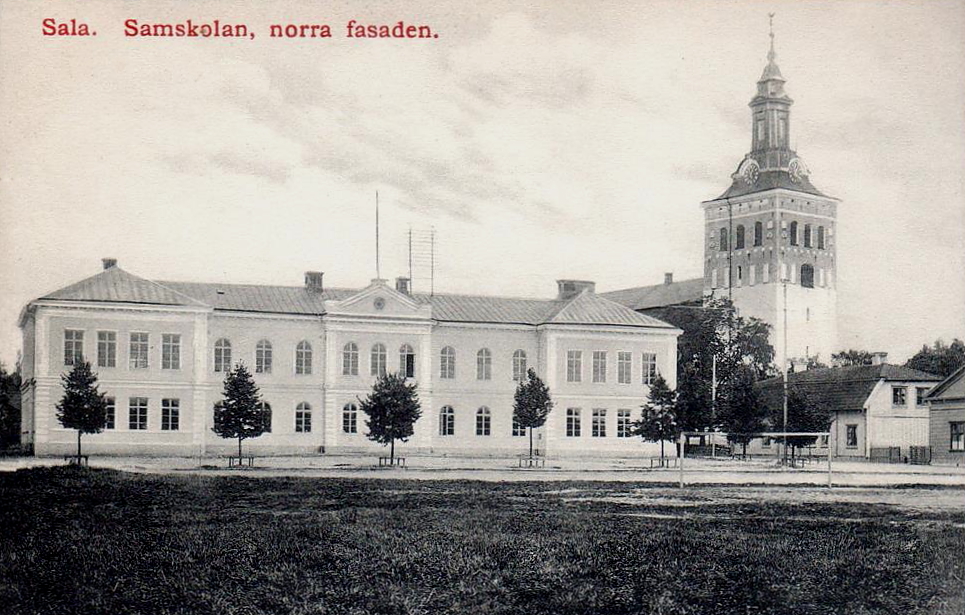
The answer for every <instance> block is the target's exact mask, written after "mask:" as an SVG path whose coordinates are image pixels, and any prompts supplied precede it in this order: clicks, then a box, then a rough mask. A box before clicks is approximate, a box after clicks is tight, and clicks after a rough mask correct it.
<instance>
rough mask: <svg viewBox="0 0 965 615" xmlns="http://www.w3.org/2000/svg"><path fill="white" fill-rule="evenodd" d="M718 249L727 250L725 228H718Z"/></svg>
mask: <svg viewBox="0 0 965 615" xmlns="http://www.w3.org/2000/svg"><path fill="white" fill-rule="evenodd" d="M720 251H721V252H726V251H727V229H725V228H722V229H720Z"/></svg>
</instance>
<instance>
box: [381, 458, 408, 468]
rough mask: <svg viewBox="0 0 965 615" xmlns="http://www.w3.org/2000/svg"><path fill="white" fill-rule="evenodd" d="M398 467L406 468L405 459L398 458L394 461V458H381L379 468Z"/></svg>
mask: <svg viewBox="0 0 965 615" xmlns="http://www.w3.org/2000/svg"><path fill="white" fill-rule="evenodd" d="M393 465H394V466H397V467H400V468H404V467H405V457H396V458H395V459H394V460H393V458H392V457H379V467H380V468H383V467H392V466H393Z"/></svg>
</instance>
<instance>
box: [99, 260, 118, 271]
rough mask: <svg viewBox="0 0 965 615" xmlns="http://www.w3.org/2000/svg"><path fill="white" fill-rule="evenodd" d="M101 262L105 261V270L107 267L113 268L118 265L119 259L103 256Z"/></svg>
mask: <svg viewBox="0 0 965 615" xmlns="http://www.w3.org/2000/svg"><path fill="white" fill-rule="evenodd" d="M101 262H102V263H104V269H105V270H107V269H112V268H114V267H117V259H116V258H102V259H101Z"/></svg>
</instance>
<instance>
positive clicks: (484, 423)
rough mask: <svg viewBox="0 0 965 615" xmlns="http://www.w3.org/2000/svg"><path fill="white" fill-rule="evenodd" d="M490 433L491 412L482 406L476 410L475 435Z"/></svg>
mask: <svg viewBox="0 0 965 615" xmlns="http://www.w3.org/2000/svg"><path fill="white" fill-rule="evenodd" d="M491 433H492V414H491V413H490V412H489V408H487V407H486V406H483V407H482V408H480V409H479V410H476V435H477V436H488V435H490V434H491Z"/></svg>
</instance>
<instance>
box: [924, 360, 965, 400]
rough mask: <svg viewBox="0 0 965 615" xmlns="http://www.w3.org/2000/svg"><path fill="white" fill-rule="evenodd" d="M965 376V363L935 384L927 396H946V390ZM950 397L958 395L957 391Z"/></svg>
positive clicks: (928, 397)
mask: <svg viewBox="0 0 965 615" xmlns="http://www.w3.org/2000/svg"><path fill="white" fill-rule="evenodd" d="M963 378H965V365H962V366H961V367H959V368H958V369H956V370H955V371H953V372H952V373H951V374H949V375H948V377H947V378H945V379H944V380H942V381H941V382H939V383H938V384H937V385H935V387H934V388H933V389H932V390H931V391H929V392H928V395H926V398H927V399H940V398H943V397H946V395H945V392H946V391H948V389H949V388H950V387H951V386H952V385H954V384H956V383H958V382H959V381H961V380H962V379H963ZM950 397H951V398H955V397H957V395H956V394H955V392H953V393H952V395H951V396H950Z"/></svg>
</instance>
